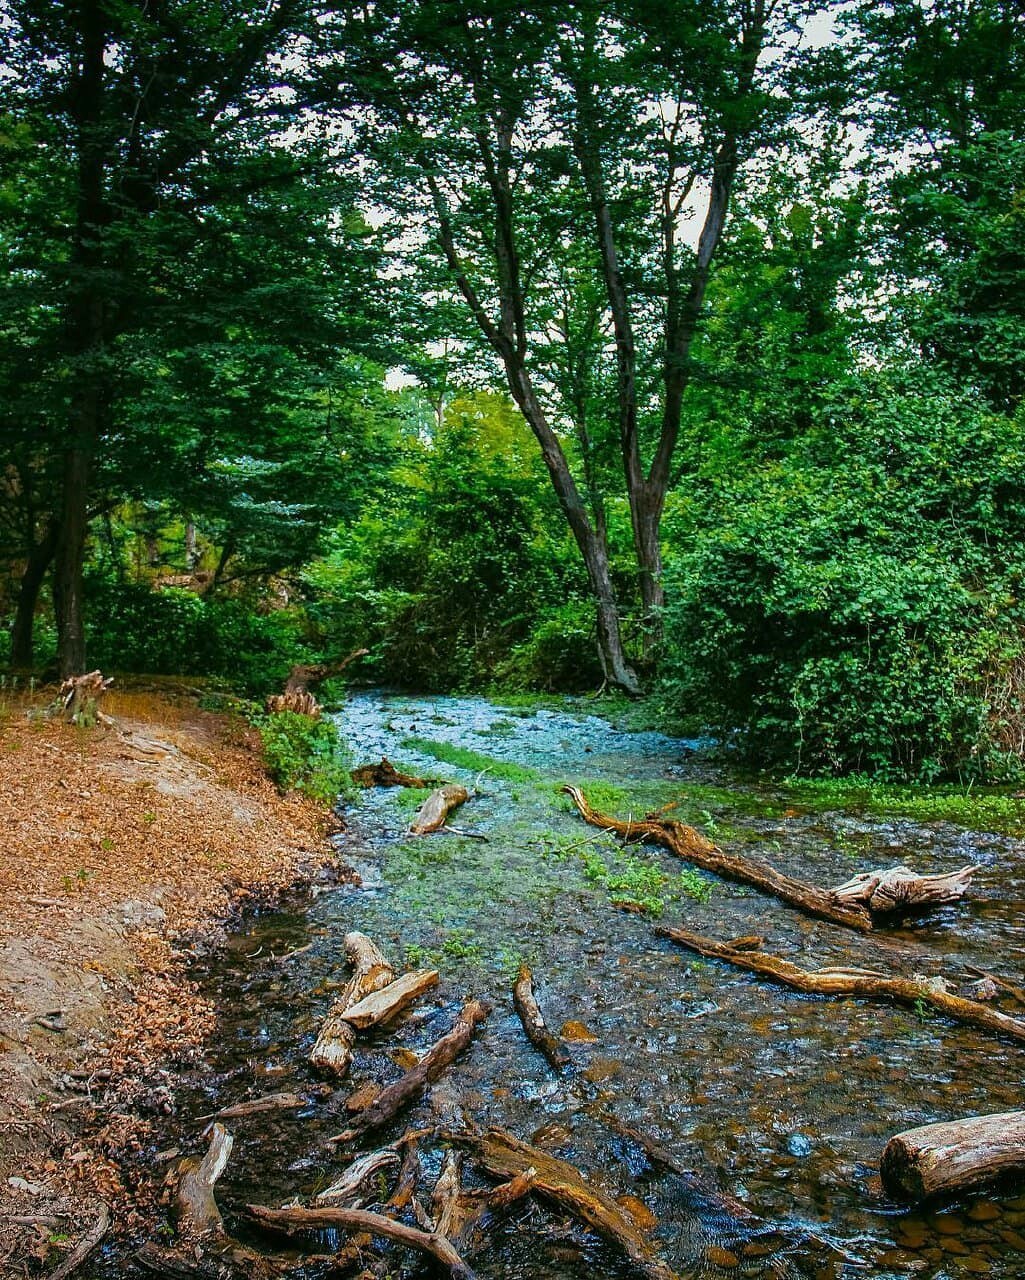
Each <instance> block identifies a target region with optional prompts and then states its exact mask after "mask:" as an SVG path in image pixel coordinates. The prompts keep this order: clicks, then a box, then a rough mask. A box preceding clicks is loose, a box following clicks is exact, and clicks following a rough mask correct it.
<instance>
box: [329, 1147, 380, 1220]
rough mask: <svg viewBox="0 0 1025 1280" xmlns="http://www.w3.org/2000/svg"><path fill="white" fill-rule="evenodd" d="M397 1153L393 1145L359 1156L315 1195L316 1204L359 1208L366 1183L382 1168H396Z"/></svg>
mask: <svg viewBox="0 0 1025 1280" xmlns="http://www.w3.org/2000/svg"><path fill="white" fill-rule="evenodd" d="M398 1165H399V1153H398V1152H397V1151H396V1150H395V1148H394V1147H382V1148H381V1149H380V1151H370V1152H368V1153H367V1155H365V1156H360V1158H359V1159H358V1160H354V1161H353V1162H352V1164H350V1165H349V1167H348V1168H347V1169H346V1170H345V1172H344V1173H343V1174H342V1176H341V1177H340V1178H337V1179H336V1180H335V1181H334V1182H332V1183H331V1185H330V1186H329V1187H326V1188H325V1189H324V1190H323V1191H321V1192H320V1193H319V1195H317V1196H316V1197H315V1198H316V1201H317V1203H318V1204H333V1203H337V1202H342V1203H346V1202H348V1206H349V1207H350V1208H359V1207H360V1206H359V1205H358V1204H357V1201H358V1200H359V1197H360V1196H361V1195H362V1194H363V1188H364V1186H365V1185H366V1183H367V1182H368V1181H369V1180H370V1179H371V1178H372V1177H373V1176H374V1175H375V1174H377V1173H380V1172H381V1171H382V1170H383V1169H392V1168H397V1167H398Z"/></svg>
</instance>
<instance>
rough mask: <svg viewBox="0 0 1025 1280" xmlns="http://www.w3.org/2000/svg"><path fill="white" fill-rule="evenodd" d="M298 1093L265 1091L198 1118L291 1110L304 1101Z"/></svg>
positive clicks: (217, 1117)
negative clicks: (259, 1096)
mask: <svg viewBox="0 0 1025 1280" xmlns="http://www.w3.org/2000/svg"><path fill="white" fill-rule="evenodd" d="M305 1101H306V1100H305V1098H302V1097H301V1096H300V1095H299V1094H298V1093H265V1094H264V1095H263V1097H262V1098H250V1099H248V1101H246V1102H236V1103H235V1105H234V1106H231V1107H222V1108H221V1109H220V1111H211V1112H210V1113H209V1114H208V1115H205V1116H199V1117H198V1119H200V1120H237V1119H239V1118H240V1117H241V1116H255V1115H258V1114H259V1113H260V1112H261V1111H291V1110H294V1109H295V1108H296V1107H301V1106H303V1105H304V1103H305Z"/></svg>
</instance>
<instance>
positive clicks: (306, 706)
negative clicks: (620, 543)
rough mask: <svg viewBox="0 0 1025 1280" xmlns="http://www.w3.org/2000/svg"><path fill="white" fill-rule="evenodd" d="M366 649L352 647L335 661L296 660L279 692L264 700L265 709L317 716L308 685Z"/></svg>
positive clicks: (337, 670)
mask: <svg viewBox="0 0 1025 1280" xmlns="http://www.w3.org/2000/svg"><path fill="white" fill-rule="evenodd" d="M369 652H370V650H369V649H354V650H353V651H352V653H350V654H349V656H348V657H347V658H342V659H341V660H340V661H338V662H315V663H303V662H299V663H296V665H295V666H294V667H293V668H292V670H291V671H290V672H289V673H288V679H287V680H286V681H285V687H284V689H283V690H282V691H281V693H277V694H273V695H272V696H271V697H269V698H268V699H267V702H266V708H267V710H268V711H270V712H275V711H292V712H294V713H295V714H297V715H302V716H319V715H320V710H321V708H320V704H319V703H318V702H317V700H316V698H315V697H314V696H313V694H312V693H311V692H310V686H311V685H318V684H321V683H323V681H325V680H326V679H327V678H328V677H329V676H336V675H339V674H340V673H341V672H343V671H344V670H345V668H346V667H347V666H348V665H349V663H350V662H355V661H356V659H357V658H363V657H366V655H367V654H368V653H369Z"/></svg>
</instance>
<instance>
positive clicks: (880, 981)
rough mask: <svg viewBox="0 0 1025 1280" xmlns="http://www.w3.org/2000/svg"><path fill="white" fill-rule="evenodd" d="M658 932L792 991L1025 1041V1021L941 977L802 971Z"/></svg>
mask: <svg viewBox="0 0 1025 1280" xmlns="http://www.w3.org/2000/svg"><path fill="white" fill-rule="evenodd" d="M655 932H656V933H657V934H659V935H660V936H661V937H663V938H670V939H672V941H673V942H678V943H679V944H680V946H683V947H687V948H688V949H689V950H691V951H696V952H697V953H698V955H702V956H708V957H710V958H711V959H713V960H725V961H727V963H729V964H732V965H736V967H737V968H738V969H746V970H747V971H748V972H749V973H757V974H760V975H761V976H762V977H763V978H768V979H770V981H772V982H778V983H780V984H782V985H783V986H785V987H790V988H791V990H793V991H801V992H803V993H805V994H806V995H820V996H867V997H869V998H870V999H875V1000H884V1001H887V1002H889V1003H893V1004H902V1005H909V1006H910V1007H911V1008H913V1009H917V1008H922V1007H923V1006H924V1005H931V1006H932V1007H933V1008H934V1009H936V1010H937V1011H938V1012H940V1013H942V1014H944V1015H945V1016H946V1017H948V1018H953V1019H954V1020H955V1021H957V1022H963V1023H966V1024H967V1025H968V1026H972V1027H978V1028H980V1029H981V1030H982V1031H988V1032H990V1033H991V1034H993V1035H1003V1036H1008V1037H1010V1038H1011V1039H1012V1040H1020V1041H1025V1021H1022V1020H1021V1019H1019V1018H1011V1017H1008V1015H1007V1014H1006V1013H999V1012H998V1011H997V1010H996V1009H990V1008H988V1007H987V1006H986V1005H984V1004H980V1003H979V1002H978V1001H976V1000H965V999H963V998H962V997H961V996H955V995H952V994H951V993H950V992H949V991H946V990H945V989H944V988H945V983H944V982H943V979H942V978H940V979H935V978H932V979H930V978H922V977H917V976H916V977H914V978H894V977H890V976H888V975H886V974H882V973H876V972H875V971H873V970H871V969H815V970H810V971H809V970H807V969H799V968H798V967H797V965H795V964H791V963H790V961H789V960H781V959H780V958H779V957H778V956H771V955H767V954H765V953H764V952H761V951H740V950H738V949H737V948H736V947H732V946H730V944H729V943H728V942H716V941H715V939H713V938H704V937H702V936H701V935H700V934H696V933H689V932H688V931H687V930H686V929H677V928H673V927H671V926H668V925H656V927H655Z"/></svg>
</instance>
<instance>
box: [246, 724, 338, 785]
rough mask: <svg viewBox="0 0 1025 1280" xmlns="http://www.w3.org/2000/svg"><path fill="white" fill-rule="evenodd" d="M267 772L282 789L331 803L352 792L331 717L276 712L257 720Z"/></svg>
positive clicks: (336, 730) (336, 731)
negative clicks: (316, 718)
mask: <svg viewBox="0 0 1025 1280" xmlns="http://www.w3.org/2000/svg"><path fill="white" fill-rule="evenodd" d="M256 726H257V728H258V729H259V731H260V737H261V738H262V740H263V754H264V759H265V761H266V764H267V772H268V773H269V774H270V776H271V777H272V778H273V779H274V781H275V782H276V783H277V785H278V786H279V787H280V788H281V790H282V791H293V790H294V791H302V792H304V793H305V794H306V795H308V796H311V797H312V798H313V799H314V800H320V801H323V802H324V803H328V804H333V803H334V802H335V801H336V800H337V799H338V798H339V796H342V795H351V794H352V791H353V786H352V778H351V776H350V770H351V768H352V761H351V759H350V757H349V753H348V750H347V749H346V747H345V745H344V743H343V741H342V739H341V736H340V735H339V733H338V729H337V728H336V727H335V725H334V724H333V723H332V722H331V721H330V720H314V719H312V718H311V717H310V716H302V715H297V714H296V713H295V712H294V711H278V712H275V713H274V714H272V715H265V716H261V717H260V718H259V719H257V721H256Z"/></svg>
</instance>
